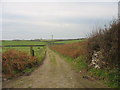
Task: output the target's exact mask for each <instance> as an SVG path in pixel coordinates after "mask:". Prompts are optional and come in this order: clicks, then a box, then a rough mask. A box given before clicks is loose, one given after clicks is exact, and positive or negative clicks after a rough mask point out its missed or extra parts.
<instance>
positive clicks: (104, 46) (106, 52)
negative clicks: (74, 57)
mask: <svg viewBox="0 0 120 90" xmlns="http://www.w3.org/2000/svg"><path fill="white" fill-rule="evenodd" d="M119 30H120V22H118V21H117V20H116V21H113V22H112V24H110V26H109V27H105V28H104V29H99V30H97V32H95V33H92V35H90V37H89V39H88V45H87V60H88V63H90V60H91V58H92V55H93V53H94V51H102V54H103V56H104V58H103V59H104V61H105V62H107V63H108V65H107V66H108V67H117V66H118V41H119V40H120V38H118V34H120V33H119Z"/></svg>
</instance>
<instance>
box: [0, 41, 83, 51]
mask: <svg viewBox="0 0 120 90" xmlns="http://www.w3.org/2000/svg"><path fill="white" fill-rule="evenodd" d="M79 41H81V40H63V41H59V40H53V41H52V42H53V43H74V42H79ZM49 42H51V40H44V41H28V40H20V41H10V40H5V41H2V42H1V44H2V46H4V45H47V44H48V43H49ZM39 48H42V47H33V49H34V50H35V51H36V50H38V49H39ZM9 49H16V50H19V51H25V52H27V53H30V47H3V48H1V47H0V52H5V51H7V50H9Z"/></svg>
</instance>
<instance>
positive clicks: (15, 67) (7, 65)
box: [2, 50, 38, 77]
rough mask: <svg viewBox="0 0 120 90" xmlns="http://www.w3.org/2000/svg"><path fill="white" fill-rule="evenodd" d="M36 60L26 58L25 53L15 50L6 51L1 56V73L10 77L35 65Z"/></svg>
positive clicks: (34, 58)
mask: <svg viewBox="0 0 120 90" xmlns="http://www.w3.org/2000/svg"><path fill="white" fill-rule="evenodd" d="M37 62H38V60H37V58H36V57H32V56H28V54H27V53H25V52H22V51H17V50H8V51H6V52H4V53H3V54H2V72H3V76H5V77H11V76H14V75H15V74H17V73H19V72H23V71H24V70H25V69H26V68H31V67H33V66H35V65H37Z"/></svg>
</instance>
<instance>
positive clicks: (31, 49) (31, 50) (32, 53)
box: [30, 47, 34, 56]
mask: <svg viewBox="0 0 120 90" xmlns="http://www.w3.org/2000/svg"><path fill="white" fill-rule="evenodd" d="M30 54H31V56H34V50H33V47H30Z"/></svg>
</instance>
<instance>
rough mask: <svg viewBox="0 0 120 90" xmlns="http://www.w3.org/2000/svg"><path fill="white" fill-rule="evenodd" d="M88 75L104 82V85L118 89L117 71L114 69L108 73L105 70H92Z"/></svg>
mask: <svg viewBox="0 0 120 90" xmlns="http://www.w3.org/2000/svg"><path fill="white" fill-rule="evenodd" d="M88 74H89V75H91V76H94V77H96V78H99V79H102V80H104V83H105V84H106V85H107V86H108V87H111V88H120V87H119V86H118V71H117V70H116V69H112V70H110V71H108V70H105V69H95V68H92V69H90V70H89V72H88Z"/></svg>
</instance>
